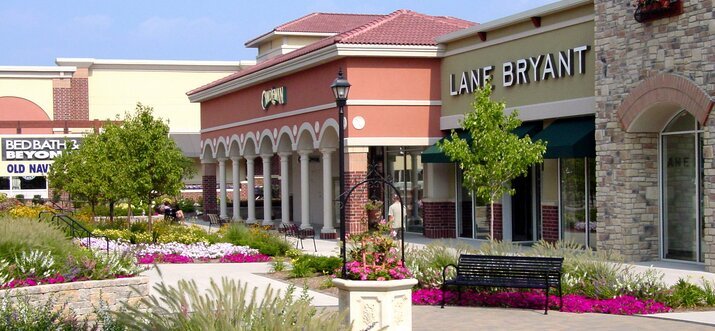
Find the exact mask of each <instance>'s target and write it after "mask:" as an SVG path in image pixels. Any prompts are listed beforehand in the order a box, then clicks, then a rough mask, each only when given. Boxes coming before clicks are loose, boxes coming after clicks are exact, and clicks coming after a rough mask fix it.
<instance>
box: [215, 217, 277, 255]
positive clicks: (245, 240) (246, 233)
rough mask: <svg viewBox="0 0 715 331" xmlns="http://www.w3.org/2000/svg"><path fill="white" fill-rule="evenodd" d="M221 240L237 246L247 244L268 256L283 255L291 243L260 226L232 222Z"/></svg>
mask: <svg viewBox="0 0 715 331" xmlns="http://www.w3.org/2000/svg"><path fill="white" fill-rule="evenodd" d="M225 231H226V234H225V235H224V236H223V241H225V242H229V243H232V244H234V245H237V246H249V247H251V248H255V249H258V251H259V252H261V254H265V255H268V256H283V255H285V254H286V252H288V251H289V250H290V249H291V245H290V244H289V243H288V242H287V241H285V240H284V239H283V238H282V237H280V236H279V235H277V234H273V233H269V232H268V231H265V230H264V229H262V228H261V227H251V228H249V227H246V226H245V225H243V224H233V225H231V226H229V227H228V228H227V229H226V230H225Z"/></svg>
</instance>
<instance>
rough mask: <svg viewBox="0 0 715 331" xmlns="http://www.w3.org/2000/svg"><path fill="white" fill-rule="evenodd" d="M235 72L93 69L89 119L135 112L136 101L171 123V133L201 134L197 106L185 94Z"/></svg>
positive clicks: (90, 77)
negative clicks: (151, 108)
mask: <svg viewBox="0 0 715 331" xmlns="http://www.w3.org/2000/svg"><path fill="white" fill-rule="evenodd" d="M231 73H232V72H229V71H222V72H198V71H178V70H171V71H159V70H154V71H152V70H128V69H123V70H109V69H93V70H91V72H90V76H89V109H90V118H97V119H108V118H111V119H113V118H114V117H115V116H116V115H119V116H120V117H123V115H124V113H125V112H133V111H134V108H135V105H136V103H137V102H141V103H142V104H144V105H148V106H151V107H153V108H154V115H155V116H157V117H161V118H163V119H165V120H169V125H170V126H171V132H198V131H199V129H200V127H201V123H200V117H199V108H200V105H199V104H198V103H190V102H189V99H188V98H187V97H186V92H187V91H189V90H192V89H194V88H196V87H198V86H201V85H203V84H207V83H209V82H211V81H214V80H216V79H219V78H222V77H225V76H227V75H229V74H231Z"/></svg>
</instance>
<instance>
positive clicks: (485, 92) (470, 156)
mask: <svg viewBox="0 0 715 331" xmlns="http://www.w3.org/2000/svg"><path fill="white" fill-rule="evenodd" d="M487 86H489V84H487ZM472 107H473V108H474V110H473V111H471V112H469V113H467V114H466V115H465V117H464V120H462V122H461V126H462V128H463V129H464V130H465V131H467V132H469V134H470V135H471V137H472V140H471V142H469V141H467V140H465V139H462V138H460V137H459V135H457V133H456V132H454V131H452V135H451V140H450V139H445V140H442V142H440V143H439V145H438V146H439V148H440V149H442V150H443V151H444V153H445V154H446V155H447V156H449V158H450V159H451V160H453V161H456V162H457V163H458V164H459V167H460V169H461V170H462V173H463V176H464V180H463V185H464V187H465V188H467V189H468V190H470V191H474V192H475V193H476V195H477V196H478V197H480V198H482V199H484V200H486V201H489V202H490V203H492V204H493V203H494V201H496V200H497V198H499V197H501V196H502V195H504V194H505V193H509V194H514V189H512V188H511V187H510V186H509V185H508V184H509V181H511V180H512V179H514V178H516V177H519V176H522V175H524V174H526V172H527V170H528V169H529V167H530V166H531V165H533V164H537V163H541V162H542V161H543V157H544V153H545V152H546V144H545V143H543V142H542V141H536V142H532V141H531V138H530V137H529V136H528V135H527V136H526V137H524V138H521V139H520V138H519V137H518V136H517V135H516V134H514V133H512V130H514V129H516V128H517V127H519V125H521V120H519V117H518V116H519V115H518V112H517V111H514V112H512V113H511V114H510V115H508V116H507V115H505V114H504V108H505V104H504V103H502V102H495V101H492V100H491V88H484V89H478V90H477V91H475V93H474V102H473V103H472ZM492 210H493V208H492ZM491 223H492V226H491V231H490V233H491V235H492V236H493V223H494V215H493V213H492V217H491Z"/></svg>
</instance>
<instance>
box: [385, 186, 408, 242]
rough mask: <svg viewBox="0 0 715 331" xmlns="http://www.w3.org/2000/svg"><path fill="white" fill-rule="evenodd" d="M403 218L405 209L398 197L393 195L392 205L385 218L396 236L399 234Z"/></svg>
mask: <svg viewBox="0 0 715 331" xmlns="http://www.w3.org/2000/svg"><path fill="white" fill-rule="evenodd" d="M400 207H401V208H400ZM404 216H407V207H406V206H405V205H403V204H402V203H401V202H400V196H398V195H397V194H393V195H392V204H391V205H390V208H389V209H388V211H387V217H388V221H390V223H391V224H392V229H393V230H395V231H396V232H397V235H399V234H400V233H401V230H402V218H403V217H404Z"/></svg>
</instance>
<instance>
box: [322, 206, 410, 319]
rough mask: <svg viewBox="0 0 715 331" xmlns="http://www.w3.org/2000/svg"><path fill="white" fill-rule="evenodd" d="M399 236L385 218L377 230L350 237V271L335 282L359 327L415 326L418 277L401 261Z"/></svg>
mask: <svg viewBox="0 0 715 331" xmlns="http://www.w3.org/2000/svg"><path fill="white" fill-rule="evenodd" d="M380 205H381V203H380ZM396 236H397V233H396V232H395V231H394V230H393V229H392V225H391V224H390V222H386V221H385V220H384V219H383V220H381V221H379V222H378V223H377V228H376V229H375V230H368V231H366V232H363V233H359V234H351V235H348V236H347V237H346V241H347V243H349V249H348V259H349V261H347V262H346V264H345V269H346V274H345V275H340V276H341V277H342V278H335V279H333V284H334V285H335V287H337V288H338V290H339V292H340V294H339V302H340V309H341V310H344V309H347V310H349V314H348V316H347V318H348V321H347V322H349V323H350V322H352V323H353V328H354V329H356V330H365V329H369V328H374V329H377V330H382V329H383V328H386V329H387V330H411V328H412V287H413V286H415V285H416V284H417V280H416V279H414V278H411V277H412V274H411V273H410V271H409V270H408V269H407V268H406V267H405V266H404V265H403V263H402V260H400V257H399V254H398V250H397V241H396Z"/></svg>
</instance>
